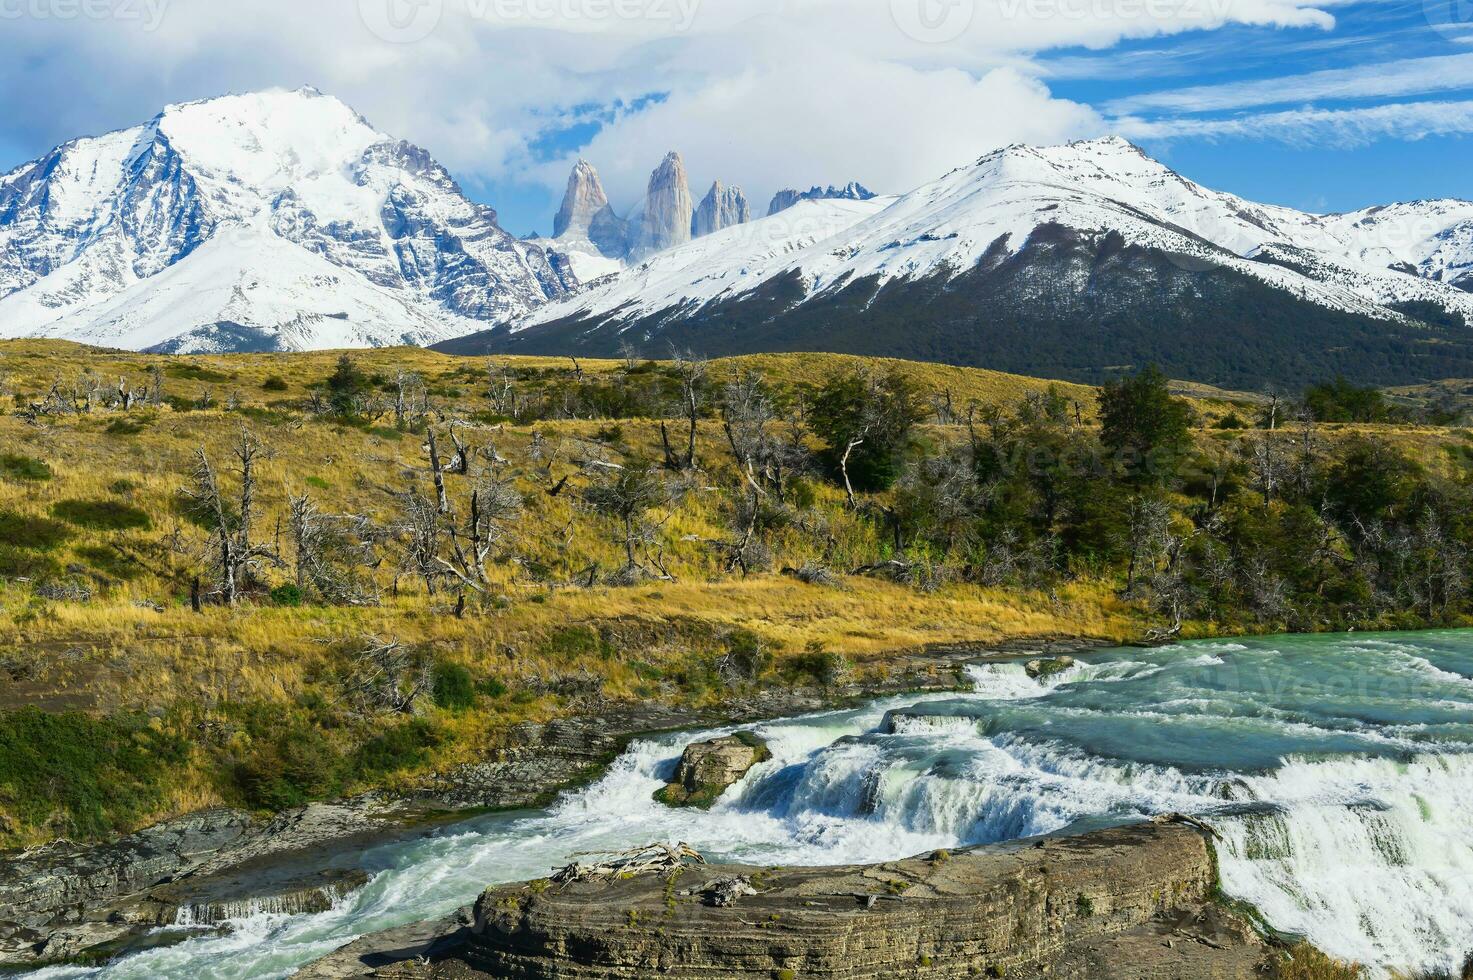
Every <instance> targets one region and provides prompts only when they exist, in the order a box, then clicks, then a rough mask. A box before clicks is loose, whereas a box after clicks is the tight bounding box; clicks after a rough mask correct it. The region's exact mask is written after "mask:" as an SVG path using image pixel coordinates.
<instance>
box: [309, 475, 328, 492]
mask: <svg viewBox="0 0 1473 980" xmlns="http://www.w3.org/2000/svg"><path fill="white" fill-rule="evenodd" d="M302 482H303V483H305V484H307V486H309V487H313V488H315V489H317V490H327V489H329V488H331V487H332V484H331V483H328V482H327V481H326V480H324V479H323V478H322V477H320V476H309V477H305V478H303V480H302Z"/></svg>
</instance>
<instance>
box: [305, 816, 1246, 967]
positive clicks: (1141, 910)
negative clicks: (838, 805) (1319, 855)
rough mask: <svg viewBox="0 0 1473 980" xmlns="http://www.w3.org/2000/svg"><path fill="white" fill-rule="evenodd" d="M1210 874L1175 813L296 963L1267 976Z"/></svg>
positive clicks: (646, 891)
mask: <svg viewBox="0 0 1473 980" xmlns="http://www.w3.org/2000/svg"><path fill="white" fill-rule="evenodd" d="M732 882H738V883H740V884H741V885H743V886H744V887H734V886H733V885H732ZM1215 882H1216V872H1215V868H1214V865H1213V859H1212V854H1211V850H1210V848H1209V846H1208V843H1207V840H1206V837H1205V835H1204V833H1203V832H1202V831H1201V830H1199V829H1197V828H1194V827H1191V826H1185V825H1181V824H1142V825H1137V826H1132V827H1121V828H1115V829H1110V830H1102V831H1098V832H1095V833H1092V834H1088V835H1084V836H1081V837H1073V838H1045V839H1037V840H1029V841H1021V842H1016V843H1012V844H1007V845H997V846H991V847H983V848H975V849H970V850H963V851H955V852H949V853H948V852H945V851H937V852H935V853H933V854H929V855H923V856H920V857H914V858H910V859H907V860H902V861H891V862H886V863H884V864H875V865H856V866H848V867H833V868H756V867H740V866H715V865H712V866H703V865H695V866H687V867H685V868H684V869H683V870H682V871H680V872H679V873H676V874H674V875H645V876H639V877H632V878H630V877H616V878H614V879H613V880H606V881H580V882H574V883H570V884H566V885H553V884H550V883H549V882H546V881H542V882H531V883H527V884H520V885H508V886H505V887H498V888H492V889H489V890H488V891H486V893H485V894H483V895H482V896H481V898H480V899H479V900H478V901H477V902H476V904H475V907H474V909H473V910H472V911H471V913H470V914H469V915H468V916H465V917H462V918H461V919H460V920H458V921H456V922H454V923H447V926H446V928H447V929H449V928H452V927H453V930H454V931H453V932H449V933H448V934H445V935H442V936H441V937H440V940H439V941H440V944H441V945H440V947H439V955H438V957H436V956H433V955H432V956H431V957H430V958H431V960H432V961H433V962H429V963H418V964H411V963H401V964H400V965H397V966H396V965H392V961H393V959H394V956H393V949H394V948H396V947H410V946H412V947H413V949H414V951H415V954H418V953H421V952H423V951H424V950H427V949H430V948H431V947H432V946H433V943H432V942H431V941H430V940H429V939H428V938H427V937H425V936H423V935H419V936H417V937H410V936H408V935H400V934H394V933H390V934H385V935H384V936H381V937H367V938H365V939H364V940H360V941H359V943H357V944H354V946H350V947H348V948H347V949H345V950H343V951H341V952H340V953H339V954H337V955H335V956H334V957H331V958H329V960H327V961H324V962H323V963H322V964H320V965H319V966H318V967H316V968H309V969H308V970H307V971H305V972H304V973H302V974H301V976H302V977H306V978H327V977H333V978H348V977H361V976H377V977H401V978H453V977H464V978H469V977H512V978H519V980H552V978H569V977H577V978H590V980H591V978H599V980H614V978H620V980H623V978H636V977H638V978H644V977H650V976H661V977H669V978H672V980H711V978H714V977H731V978H753V980H756V978H762V980H773V978H781V980H797V978H820V977H821V978H825V980H877V978H882V977H884V978H890V977H927V978H929V977H936V978H962V977H979V976H981V977H987V976H991V977H1003V976H1006V977H1012V978H1038V977H1044V976H1048V977H1052V978H1065V980H1110V978H1121V980H1124V978H1127V977H1128V978H1131V980H1134V978H1140V977H1152V978H1155V977H1160V978H1193V980H1204V978H1222V980H1227V978H1234V980H1237V978H1241V980H1249V978H1255V977H1258V976H1260V975H1261V974H1260V973H1259V969H1260V967H1261V966H1262V964H1263V963H1264V962H1265V960H1266V959H1267V958H1268V956H1269V952H1270V950H1269V948H1268V947H1267V946H1266V945H1265V944H1264V943H1263V941H1262V940H1260V939H1259V937H1258V936H1257V935H1256V934H1255V933H1254V932H1253V930H1252V929H1251V928H1250V926H1249V924H1248V923H1247V922H1246V921H1245V920H1244V919H1242V918H1241V917H1239V916H1238V915H1236V914H1235V913H1233V912H1232V911H1230V910H1228V909H1226V908H1224V907H1222V906H1220V905H1218V904H1217V903H1216V902H1215V901H1214V899H1213V892H1214V885H1215ZM721 894H725V895H727V896H728V900H727V901H725V902H718V901H716V900H715V896H717V895H721ZM410 939H414V940H415V941H414V942H412V943H411V942H410V941H409V940H410ZM405 958H406V959H407V958H408V957H405Z"/></svg>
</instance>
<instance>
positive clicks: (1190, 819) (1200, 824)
mask: <svg viewBox="0 0 1473 980" xmlns="http://www.w3.org/2000/svg"><path fill="white" fill-rule="evenodd" d="M1151 822H1152V823H1182V824H1186V825H1187V826H1188V827H1195V828H1197V829H1198V830H1200V831H1202V832H1203V833H1205V834H1208V835H1210V836H1211V837H1212V838H1213V839H1214V840H1222V834H1220V833H1218V832H1217V828H1216V827H1214V826H1212V824H1210V823H1208V822H1207V821H1205V820H1200V819H1198V818H1197V817H1194V816H1191V815H1189V814H1186V813H1176V812H1174V811H1173V812H1172V813H1163V814H1160V815H1159V816H1155V817H1152V818H1151Z"/></svg>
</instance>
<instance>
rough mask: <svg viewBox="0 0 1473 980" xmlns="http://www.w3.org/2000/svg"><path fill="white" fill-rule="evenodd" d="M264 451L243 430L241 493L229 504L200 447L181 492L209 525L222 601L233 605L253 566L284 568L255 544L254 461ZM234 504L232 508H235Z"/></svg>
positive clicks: (237, 450)
mask: <svg viewBox="0 0 1473 980" xmlns="http://www.w3.org/2000/svg"><path fill="white" fill-rule="evenodd" d="M262 452H263V450H262V447H261V444H260V442H258V441H257V440H256V438H255V437H254V436H253V435H251V433H250V431H249V430H247V429H245V428H242V429H241V430H240V435H239V437H238V439H237V441H236V443H235V446H234V447H233V449H232V454H233V455H234V456H235V460H236V473H237V476H238V478H239V492H238V494H237V495H236V496H235V497H234V498H233V500H232V501H229V502H228V501H227V497H226V494H225V491H224V489H223V488H222V486H221V484H220V480H219V477H218V476H217V474H216V472H215V468H214V466H213V464H211V462H210V457H209V454H208V453H206V451H205V448H204V447H203V446H201V447H200V448H199V449H197V450H196V451H195V465H194V474H193V480H192V483H191V485H190V486H188V487H185V488H184V490H183V493H184V495H185V497H186V498H187V499H188V500H189V501H190V502H191V504H192V506H193V508H194V510H195V512H196V514H198V515H199V516H200V518H201V519H202V520H203V521H204V522H205V523H206V526H207V527H208V528H209V530H210V535H211V538H212V539H213V541H214V553H215V557H214V561H213V565H214V567H215V571H216V577H217V580H218V583H219V591H220V596H221V599H222V600H223V601H224V602H225V604H226V605H229V606H233V605H235V604H236V602H237V601H238V600H239V596H240V589H241V586H242V584H243V583H244V582H245V580H246V578H247V576H248V575H249V574H250V572H251V571H252V569H253V568H255V567H256V566H258V565H260V564H262V563H263V562H264V563H270V564H273V565H276V566H277V567H281V566H282V565H283V564H284V563H283V562H282V560H281V558H280V556H278V555H277V554H276V552H275V551H273V550H272V549H270V548H268V547H265V546H264V545H258V544H255V543H254V542H253V541H252V540H251V530H252V526H253V524H254V522H255V518H256V514H255V498H256V480H257V477H256V463H257V461H258V459H259V458H260V456H261V454H262ZM232 503H233V504H234V505H235V506H234V509H233V510H232V506H231V504H232Z"/></svg>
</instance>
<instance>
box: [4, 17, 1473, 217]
mask: <svg viewBox="0 0 1473 980" xmlns="http://www.w3.org/2000/svg"><path fill="white" fill-rule="evenodd" d="M68 2H69V0H0V84H4V86H5V90H6V91H7V92H8V93H10V96H9V98H8V100H7V106H6V111H5V112H4V113H3V114H0V170H6V169H9V168H10V167H12V166H15V165H18V164H20V163H23V162H25V161H26V160H29V159H32V158H34V157H36V156H39V155H40V154H42V153H44V152H45V151H46V150H47V149H49V148H50V147H51V146H53V145H55V144H56V143H59V142H61V141H63V140H65V139H68V138H70V137H72V136H77V135H82V134H86V133H95V132H100V131H103V130H106V129H112V128H120V127H123V126H127V125H132V124H134V123H137V122H139V121H142V120H143V119H146V118H148V117H149V116H151V115H152V114H153V113H155V112H156V111H157V110H158V109H159V107H161V106H162V105H164V104H166V103H168V102H175V101H186V100H190V99H196V98H203V97H208V96H210V95H215V94H220V93H222V92H226V91H245V90H250V89H256V88H265V87H271V86H290V87H295V86H297V85H301V84H314V85H316V86H317V87H319V88H321V89H322V90H324V91H326V92H329V93H332V94H335V95H337V96H339V97H340V98H342V99H344V101H346V102H348V103H349V104H351V105H353V106H354V107H356V108H358V109H359V111H361V112H362V113H364V115H366V116H367V117H368V118H369V120H370V121H372V122H373V123H374V124H375V125H377V126H379V127H380V128H381V129H383V130H385V131H387V132H389V133H392V134H394V135H396V136H401V137H404V138H407V139H410V140H412V141H414V142H417V143H419V144H421V145H423V146H425V147H426V148H428V149H429V150H430V151H431V152H432V153H433V154H434V155H435V156H436V157H437V158H438V159H440V160H441V161H442V162H443V163H445V164H446V165H447V166H448V167H449V168H450V169H451V171H452V172H453V173H454V174H455V175H456V176H457V178H458V179H459V180H460V181H461V183H462V184H463V186H464V187H465V188H466V190H467V191H468V192H469V193H470V194H471V195H472V196H473V197H475V198H477V199H479V200H482V201H485V202H487V203H490V204H492V205H493V206H495V207H496V208H497V209H498V211H499V212H500V213H501V216H502V223H503V225H504V226H505V227H507V228H508V230H511V231H513V232H515V233H518V234H524V233H527V232H532V231H546V230H548V228H549V226H550V224H551V218H552V214H553V211H554V210H555V208H556V206H557V202H558V198H559V197H560V194H561V185H562V183H563V181H564V179H565V177H566V174H567V171H568V168H569V167H570V166H571V163H572V161H573V160H574V159H576V158H577V157H578V156H579V155H582V156H586V157H587V158H588V159H589V160H591V161H592V162H593V163H594V164H595V165H596V166H598V168H599V169H600V171H601V173H603V175H604V178H605V183H606V184H607V185H608V188H609V192H610V196H611V198H612V199H613V200H614V203H615V206H616V207H618V208H620V209H629V208H633V207H636V206H637V205H638V200H639V196H640V191H641V188H642V185H643V181H644V179H645V177H646V176H647V175H648V173H649V171H650V169H651V168H652V167H653V166H654V165H655V164H656V163H657V162H658V161H659V159H660V157H661V156H663V154H664V153H665V151H666V150H668V149H680V150H681V151H682V152H683V153H684V154H685V156H686V158H687V162H688V165H689V168H690V171H691V174H692V182H693V184H695V185H696V186H695V190H696V193H697V194H698V195H699V194H701V193H703V192H704V188H705V186H706V185H708V184H709V183H710V182H711V181H712V180H713V179H716V178H720V179H722V180H723V181H724V182H726V183H728V184H731V183H735V184H739V185H742V186H744V187H745V188H746V189H747V190H748V194H749V197H751V198H752V199H753V200H754V205H755V207H756V209H757V210H759V211H760V210H763V208H764V207H765V202H766V200H767V198H768V196H770V195H771V194H772V193H773V191H775V190H777V189H778V188H780V187H783V186H790V185H801V186H807V185H809V184H813V183H820V182H822V183H830V182H832V183H841V182H844V181H847V180H850V179H857V180H860V181H863V182H864V183H866V184H869V185H871V186H872V187H874V188H875V189H876V190H879V191H883V192H901V191H905V190H908V189H909V188H911V187H913V186H915V185H917V184H919V183H922V182H924V181H926V180H928V179H931V178H934V177H936V176H939V175H940V174H941V173H944V172H945V171H946V170H948V169H950V168H951V167H954V166H957V165H961V164H964V163H966V162H967V161H968V160H970V159H973V158H975V157H976V156H978V155H980V154H982V153H984V152H986V151H987V150H989V149H992V148H993V147H995V146H998V145H1003V144H1006V143H1011V142H1057V141H1061V140H1065V139H1072V138H1083V137H1090V136H1096V135H1101V134H1103V133H1106V132H1119V133H1121V134H1123V135H1126V136H1128V137H1130V138H1132V139H1134V140H1135V141H1136V142H1138V143H1140V144H1141V145H1142V146H1143V147H1145V149H1146V150H1147V151H1148V152H1150V153H1151V154H1152V155H1154V156H1156V157H1158V158H1160V159H1161V160H1163V161H1164V162H1166V163H1168V164H1169V165H1171V166H1172V167H1174V168H1175V169H1177V170H1179V171H1180V172H1182V173H1184V174H1186V175H1187V176H1189V177H1192V178H1194V179H1196V180H1198V181H1200V182H1202V183H1204V184H1206V185H1208V186H1211V187H1216V188H1220V189H1223V190H1228V191H1232V192H1234V193H1237V194H1241V195H1243V196H1245V197H1249V198H1253V199H1256V200H1262V201H1268V202H1273V203H1279V204H1286V205H1290V206H1293V207H1298V208H1304V209H1309V210H1346V209H1352V208H1358V207H1363V206H1366V205H1369V204H1373V203H1378V202H1386V201H1391V200H1400V199H1409V198H1423V197H1439V196H1458V197H1469V198H1473V166H1470V150H1473V142H1470V140H1469V138H1468V135H1467V134H1469V133H1473V0H1427V2H1426V3H1422V2H1404V0H1373V2H1353V0H1352V2H1342V0H1331V2H1329V3H1315V2H1313V0H313V2H311V3H305V4H304V3H301V2H298V0H237V2H234V3H231V4H230V5H229V6H226V5H224V4H218V3H213V2H209V0H95V3H94V7H93V8H91V9H92V10H93V14H92V15H89V16H75V15H68V13H67V12H68V11H69V10H73V9H74V8H72V7H68V6H67V3H68Z"/></svg>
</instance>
